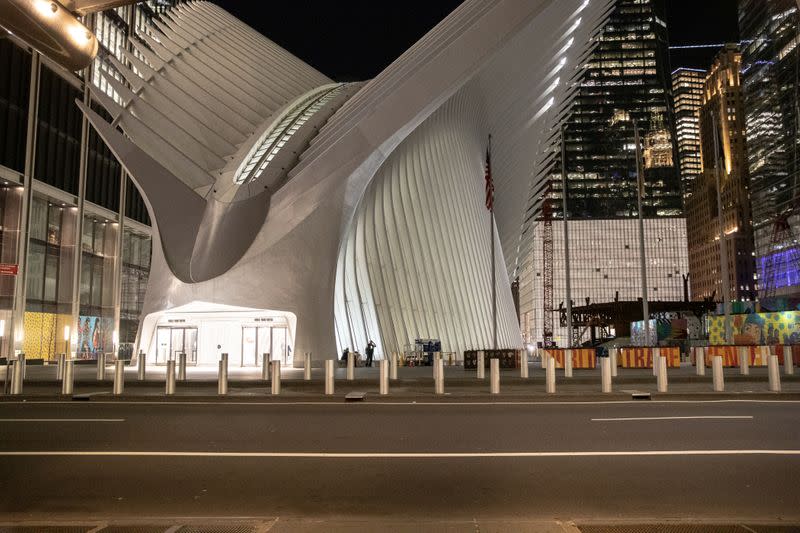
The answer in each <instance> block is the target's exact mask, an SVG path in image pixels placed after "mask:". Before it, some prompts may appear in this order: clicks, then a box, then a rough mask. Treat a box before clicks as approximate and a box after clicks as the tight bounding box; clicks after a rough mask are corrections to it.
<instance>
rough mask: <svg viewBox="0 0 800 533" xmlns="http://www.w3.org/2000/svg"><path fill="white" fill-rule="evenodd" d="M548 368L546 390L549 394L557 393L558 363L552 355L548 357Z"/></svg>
mask: <svg viewBox="0 0 800 533" xmlns="http://www.w3.org/2000/svg"><path fill="white" fill-rule="evenodd" d="M546 357H547V358H548V360H547V368H546V369H545V381H546V385H545V389H546V391H547V394H555V393H556V363H555V360H554V359H553V356H552V355H547V356H546Z"/></svg>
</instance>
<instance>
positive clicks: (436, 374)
mask: <svg viewBox="0 0 800 533" xmlns="http://www.w3.org/2000/svg"><path fill="white" fill-rule="evenodd" d="M439 359H441V355H439V352H433V365H432V366H433V379H436V376H438V375H439V374H438V372H439V371H438V368H439V367H437V366H436V361H438V360H439Z"/></svg>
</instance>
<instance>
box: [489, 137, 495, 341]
mask: <svg viewBox="0 0 800 533" xmlns="http://www.w3.org/2000/svg"><path fill="white" fill-rule="evenodd" d="M491 154H492V136H491V135H489V163H488V164H489V165H491ZM489 173H490V176H491V166H490V169H489ZM491 194H492V203H491V207H490V208H489V214H490V216H489V242H490V243H491V250H492V251H491V254H492V259H491V265H492V349H493V350H496V349H497V277H496V268H495V257H494V255H495V254H494V190H492V191H491Z"/></svg>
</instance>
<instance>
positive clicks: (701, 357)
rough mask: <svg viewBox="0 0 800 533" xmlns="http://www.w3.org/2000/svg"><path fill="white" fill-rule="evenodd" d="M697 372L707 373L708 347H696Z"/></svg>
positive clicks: (700, 373)
mask: <svg viewBox="0 0 800 533" xmlns="http://www.w3.org/2000/svg"><path fill="white" fill-rule="evenodd" d="M694 364H695V367H696V368H695V372H696V373H697V375H698V376H705V375H706V347H705V346H697V347H696V348H695V349H694Z"/></svg>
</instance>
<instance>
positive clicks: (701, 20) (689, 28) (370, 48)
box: [214, 0, 739, 81]
mask: <svg viewBox="0 0 800 533" xmlns="http://www.w3.org/2000/svg"><path fill="white" fill-rule="evenodd" d="M214 1H215V2H216V3H217V4H219V5H220V6H222V7H223V8H225V9H226V10H228V11H230V12H231V13H232V14H233V15H235V16H237V17H238V18H240V19H241V20H243V21H244V22H245V23H247V24H249V25H250V26H252V27H253V28H255V29H256V30H258V31H260V32H261V33H263V34H264V35H266V36H267V37H269V38H270V39H272V40H273V41H275V42H276V43H278V44H279V45H281V46H282V47H283V48H285V49H287V50H289V51H290V52H292V53H293V54H294V55H296V56H298V57H299V58H301V59H302V60H304V61H305V62H307V63H309V64H310V65H313V66H314V67H316V68H317V69H318V70H320V71H321V72H322V73H323V74H326V75H327V76H329V77H331V78H333V79H334V80H337V81H354V80H364V79H369V78H372V77H374V76H375V75H376V74H378V73H379V72H380V71H381V70H383V69H384V68H385V67H386V66H387V65H388V64H389V63H391V62H392V61H393V60H395V59H396V58H397V57H398V56H399V55H400V54H402V53H403V52H404V51H405V50H407V49H408V48H409V47H410V46H411V45H412V44H414V43H415V42H416V41H417V40H418V39H419V38H420V37H422V36H423V35H424V34H425V33H426V32H427V31H428V30H430V29H431V28H432V27H433V26H435V25H436V24H437V23H438V22H439V21H440V20H442V19H443V18H444V17H445V16H447V14H448V13H450V12H451V11H452V10H453V9H455V7H456V6H458V5H459V4H460V3H461V0H403V1H401V2H385V1H376V0H339V1H337V2H330V1H328V0H296V1H294V2H264V1H257V2H256V1H252V0H214ZM666 3H667V19H668V20H667V22H668V25H669V32H670V44H671V45H685V44H699V43H709V44H711V43H722V42H731V41H737V40H738V37H739V35H738V28H737V17H736V0H666ZM714 54H715V50H714V49H704V50H700V51H678V50H676V51H673V53H672V65H671V68H672V69H674V68H676V67H679V66H681V67H698V68H705V67H707V66H708V65H709V64H710V62H711V59H712V58H713V56H714Z"/></svg>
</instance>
